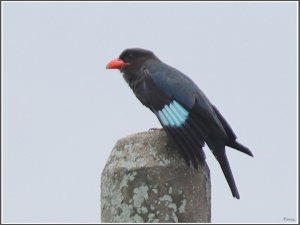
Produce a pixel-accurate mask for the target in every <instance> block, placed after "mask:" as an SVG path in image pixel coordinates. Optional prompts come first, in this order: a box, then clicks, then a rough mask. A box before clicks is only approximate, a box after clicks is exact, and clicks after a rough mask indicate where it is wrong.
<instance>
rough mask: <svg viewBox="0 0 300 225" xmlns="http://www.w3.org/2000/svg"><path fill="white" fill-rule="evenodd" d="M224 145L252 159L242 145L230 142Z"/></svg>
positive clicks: (250, 153) (249, 152)
mask: <svg viewBox="0 0 300 225" xmlns="http://www.w3.org/2000/svg"><path fill="white" fill-rule="evenodd" d="M226 145H227V146H229V147H231V148H234V149H236V150H238V151H241V152H244V153H245V154H247V155H250V156H252V157H253V154H252V152H251V151H250V150H249V149H248V148H247V147H245V146H244V145H242V144H240V143H238V142H237V141H232V142H230V143H227V144H226Z"/></svg>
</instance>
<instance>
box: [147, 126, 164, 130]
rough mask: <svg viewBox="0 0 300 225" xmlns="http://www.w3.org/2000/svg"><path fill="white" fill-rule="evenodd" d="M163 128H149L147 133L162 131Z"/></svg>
mask: <svg viewBox="0 0 300 225" xmlns="http://www.w3.org/2000/svg"><path fill="white" fill-rule="evenodd" d="M163 129H164V128H156V127H153V128H150V129H149V131H155V130H163Z"/></svg>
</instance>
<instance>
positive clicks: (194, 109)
mask: <svg viewBox="0 0 300 225" xmlns="http://www.w3.org/2000/svg"><path fill="white" fill-rule="evenodd" d="M107 68H109V69H120V71H121V73H122V74H123V77H124V79H125V80H126V82H127V83H128V84H129V86H130V87H131V89H132V90H133V92H134V93H135V95H136V97H137V98H138V99H139V100H140V101H141V103H142V104H144V105H145V106H146V107H148V108H149V109H150V110H151V111H152V112H153V113H154V114H155V115H156V116H157V118H158V119H159V121H160V123H161V124H162V126H163V127H164V129H165V131H166V132H167V134H168V135H169V136H170V137H171V138H173V140H174V141H175V143H176V144H177V145H178V146H179V148H180V149H181V150H182V153H183V157H184V158H185V160H186V161H187V163H188V164H189V163H190V162H191V163H192V164H193V165H194V167H196V168H197V167H198V164H199V163H201V162H203V161H204V160H205V154H204V152H203V149H202V148H203V147H204V144H205V143H206V144H207V145H208V147H209V148H210V149H211V151H212V153H213V154H214V156H215V157H216V159H217V160H218V162H219V164H220V166H221V168H222V171H223V173H224V175H225V178H226V180H227V182H228V184H229V186H230V189H231V192H232V194H233V196H234V197H236V198H238V199H239V198H240V196H239V193H238V190H237V187H236V185H235V181H234V178H233V175H232V172H231V169H230V166H229V163H228V160H227V156H226V152H225V146H229V147H232V148H235V149H237V150H239V151H241V152H244V153H246V154H248V155H250V156H253V155H252V153H251V151H250V150H249V149H248V148H246V147H245V146H243V145H241V144H240V143H238V142H237V141H236V135H235V134H234V132H233V130H232V129H231V127H230V126H229V124H228V123H227V121H226V120H225V118H224V117H223V116H222V115H221V113H220V112H219V111H218V109H217V108H216V107H215V106H214V105H212V104H211V103H210V101H209V100H208V98H207V97H206V96H205V94H204V93H203V92H202V91H201V90H200V89H199V88H198V86H197V85H196V84H195V83H194V82H193V81H192V80H191V79H190V78H188V77H187V76H186V75H184V74H183V73H182V72H180V71H178V70H177V69H175V68H173V67H171V66H169V65H167V64H165V63H163V62H161V61H160V60H159V59H158V58H157V57H156V56H155V55H154V54H153V53H152V52H151V51H148V50H144V49H137V48H136V49H127V50H125V51H123V52H122V54H121V55H120V57H119V58H118V59H115V60H112V61H111V62H110V63H109V64H108V65H107Z"/></svg>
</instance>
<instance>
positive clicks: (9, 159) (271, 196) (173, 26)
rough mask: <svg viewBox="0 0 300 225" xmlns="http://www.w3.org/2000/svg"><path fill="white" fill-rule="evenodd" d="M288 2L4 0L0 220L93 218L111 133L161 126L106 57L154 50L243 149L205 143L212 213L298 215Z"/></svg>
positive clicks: (216, 217) (229, 218)
mask: <svg viewBox="0 0 300 225" xmlns="http://www.w3.org/2000/svg"><path fill="white" fill-rule="evenodd" d="M296 21H297V4H296V3H295V2H294V3H291V2H289V3H280V2H276V3H275V2H271V3H252V2H251V3H250V2H246V3H235V2H231V3H223V2H222V3H220V2H212V3H203V2H199V3H197V2H194V3H186V2H182V3H179V2H176V3H175V2H173V3H101V2H75V3H74V2H73V3H71V2H67V3H56V2H48V3H22V2H15V3H10V2H5V3H3V4H2V25H3V26H2V27H3V28H2V38H3V45H2V47H3V48H2V49H3V50H2V54H3V55H2V56H3V57H2V59H3V61H2V65H3V67H2V79H3V141H4V142H3V151H2V156H3V158H2V163H3V164H2V169H3V172H2V176H3V178H2V181H3V186H2V187H3V198H2V204H3V216H4V217H3V222H28V223H30V222H38V223H40V222H70V223H73V222H90V223H97V222H99V221H100V213H99V212H100V205H99V199H100V174H101V171H102V169H103V167H104V165H105V162H106V160H107V158H108V156H109V154H110V151H111V150H112V148H113V146H114V144H115V142H116V141H117V140H118V139H119V138H121V137H124V136H127V135H129V134H132V133H136V132H140V131H146V130H148V129H149V128H151V127H160V125H159V122H158V121H157V119H156V118H155V116H154V115H153V114H152V113H151V112H150V111H149V110H148V109H147V108H145V107H144V106H142V104H141V103H140V102H139V101H138V100H137V99H136V98H135V96H134V95H133V93H132V91H131V90H130V89H129V87H127V84H126V83H125V82H124V80H123V78H122V76H121V75H120V73H119V72H118V71H107V70H106V69H105V65H106V63H107V62H108V61H109V60H111V59H112V58H115V57H117V56H119V54H120V53H121V51H122V50H124V49H125V48H128V47H142V48H146V49H151V50H152V51H154V53H155V54H156V55H157V56H158V57H159V58H160V59H161V60H162V61H164V62H166V63H168V64H170V65H172V66H174V67H176V68H177V69H179V70H181V71H182V72H184V73H185V74H186V75H188V76H189V77H191V78H192V79H193V80H194V81H195V83H197V84H198V85H199V87H200V88H201V89H202V90H203V91H204V92H205V94H206V95H207V96H208V98H209V99H210V100H211V102H212V103H214V104H215V105H216V106H217V107H218V108H219V110H220V111H221V113H222V114H223V115H224V116H225V118H226V119H227V120H228V122H229V123H230V124H231V126H232V128H233V129H234V131H235V132H236V134H237V136H238V140H239V141H240V142H241V143H243V144H245V145H246V146H248V147H249V148H250V149H251V150H252V152H253V153H254V156H255V157H254V158H251V157H248V156H246V155H244V154H241V153H239V152H237V151H235V150H232V149H230V148H228V149H227V155H228V158H229V161H230V164H231V168H232V170H233V174H234V177H235V180H236V183H237V186H238V189H239V192H240V195H241V199H240V200H236V199H234V198H233V197H232V195H231V192H230V190H229V188H228V185H227V183H226V180H225V178H224V176H223V173H222V171H221V169H220V167H219V165H218V164H217V162H216V160H215V159H214V158H213V156H212V154H211V153H210V152H209V150H208V149H207V148H205V152H206V156H207V163H208V165H209V168H210V171H211V182H212V221H213V222H284V218H288V219H297V213H296V211H297V200H296V199H297V172H296V171H297V136H296V134H297V132H296V131H297V125H296V124H297V121H296V115H297V114H296V113H297V112H296V110H297V108H296V96H297V30H296V25H297V23H296Z"/></svg>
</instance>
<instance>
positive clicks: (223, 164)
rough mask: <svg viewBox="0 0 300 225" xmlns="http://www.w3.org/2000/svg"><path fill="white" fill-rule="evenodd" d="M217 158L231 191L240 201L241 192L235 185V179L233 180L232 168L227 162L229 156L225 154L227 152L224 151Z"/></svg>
mask: <svg viewBox="0 0 300 225" xmlns="http://www.w3.org/2000/svg"><path fill="white" fill-rule="evenodd" d="M216 158H217V160H218V162H219V164H220V166H221V168H222V171H223V173H224V175H225V178H226V180H227V183H228V184H229V187H230V189H231V192H232V195H233V197H235V198H237V199H240V195H239V191H238V189H237V187H236V185H235V181H234V178H233V175H232V172H231V169H230V166H229V162H228V160H227V156H226V154H225V150H223V151H222V152H221V153H220V152H219V153H218V154H217V155H216Z"/></svg>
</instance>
